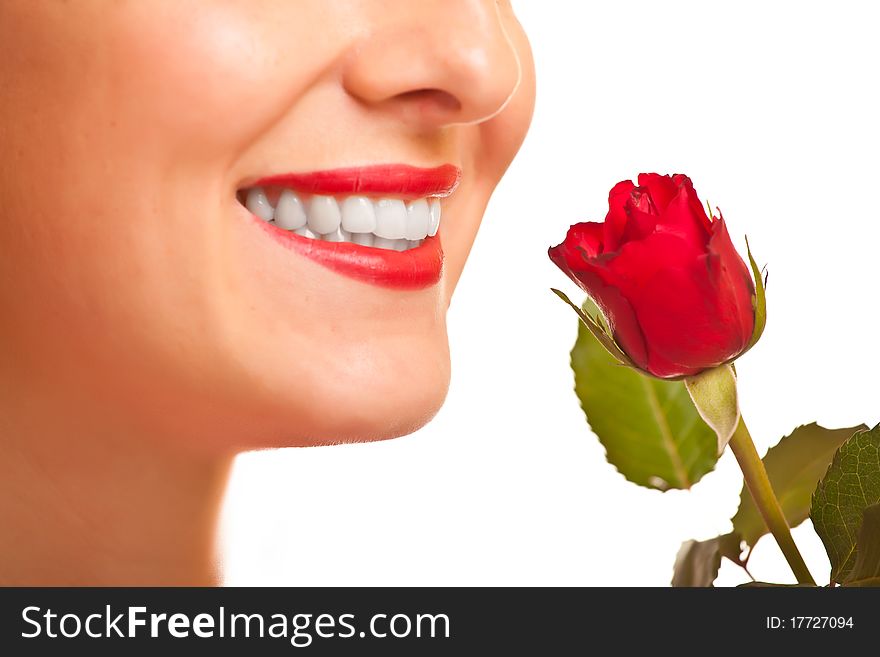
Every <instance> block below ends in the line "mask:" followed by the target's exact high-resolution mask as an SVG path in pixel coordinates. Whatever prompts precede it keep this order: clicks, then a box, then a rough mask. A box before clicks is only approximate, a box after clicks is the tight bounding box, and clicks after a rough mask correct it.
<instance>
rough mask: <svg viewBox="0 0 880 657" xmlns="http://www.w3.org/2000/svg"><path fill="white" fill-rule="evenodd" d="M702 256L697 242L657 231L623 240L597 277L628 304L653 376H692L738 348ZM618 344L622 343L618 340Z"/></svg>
mask: <svg viewBox="0 0 880 657" xmlns="http://www.w3.org/2000/svg"><path fill="white" fill-rule="evenodd" d="M695 247H697V248H695ZM705 258H706V253H705V251H704V250H703V248H702V247H701V246H698V245H695V244H693V243H692V242H689V241H687V240H685V239H682V238H681V237H680V236H678V235H675V234H672V233H656V234H654V235H653V236H651V237H650V238H648V239H646V240H643V241H640V242H630V243H628V244H626V245H625V246H624V247H623V248H622V249H621V250H620V252H619V253H618V254H617V255H616V256H615V257H614V258H613V259H609V260H608V261H607V262H606V263H605V266H606V269H607V271H605V272H603V273H602V277H603V279H604V280H605V281H606V284H611V285H614V287H616V288H617V289H618V290H619V291H620V293H621V294H622V295H623V296H624V297H625V298H626V300H627V301H628V302H629V304H630V305H631V307H632V308H633V310H634V314H635V318H636V322H637V324H638V326H639V328H640V330H641V333H642V335H643V336H644V342H645V344H646V348H647V352H648V366H647V370H648V371H650V372H651V373H652V374H654V375H656V376H660V377H664V378H669V377H675V376H683V375H690V374H695V373H697V372H699V371H702V370H704V369H706V368H709V367H714V366H716V365H720V364H721V363H723V362H725V361H727V360H729V359H730V358H732V357H734V356H736V355H738V353H739V352H740V351H741V342H740V331H739V327H738V326H736V327H733V326H731V324H730V320H731V319H733V318H732V317H730V316H729V314H728V313H726V312H724V305H723V303H721V304H719V295H718V293H717V291H716V289H715V286H714V285H713V282H712V280H711V277H710V274H709V269H708V268H707V267H706V262H705ZM600 260H601V259H600ZM732 329H733V330H732ZM621 346H622V347H626V346H627V345H625V344H624V343H623V341H622V340H621Z"/></svg>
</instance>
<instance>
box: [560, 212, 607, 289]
mask: <svg viewBox="0 0 880 657" xmlns="http://www.w3.org/2000/svg"><path fill="white" fill-rule="evenodd" d="M547 253H548V254H549V256H550V259H551V260H552V261H553V262H554V263H556V266H557V267H559V268H560V269H561V270H562V271H564V272H565V273H566V275H568V277H569V278H571V279H572V280H573V281H574V282H575V283H577V284H578V285H580V282H579V280H578V278H577V272H579V271H581V270H582V269H583V267H584V258H585V257H595V256H597V255H599V254H600V253H602V224H600V223H596V222H594V221H586V222H582V223H579V224H575V225H573V226H572V227H571V228H569V229H568V234H567V235H566V236H565V241H564V242H563V243H562V244H558V245H556V246H554V247H551V248H550V250H549V251H548V252H547Z"/></svg>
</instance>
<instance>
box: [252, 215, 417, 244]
mask: <svg viewBox="0 0 880 657" xmlns="http://www.w3.org/2000/svg"><path fill="white" fill-rule="evenodd" d="M266 223H268V224H270V225H272V226H276V227H277V228H280V227H279V226H277V225H276V224H275V222H274V221H269V222H266ZM281 230H284V229H283V228H282V229H281ZM290 232H293V233H294V234H296V235H299V236H300V237H306V238H309V239H313V240H321V241H324V242H347V243H349V244H358V245H360V246H369V247H373V248H375V249H386V250H388V251H408V250H410V249H414V248H416V247H417V246H421V244H422V242H424V240H407V239H397V240H390V239H386V238H384V237H377V236H376V235H373V233H349V232H348V231H345V230H342V228H337V229H336V230H335V231H333V232H332V233H328V234H326V235H318V234H316V233H314V232H312V231H311V230H309V229H308V228H300V229H298V230H294V231H290Z"/></svg>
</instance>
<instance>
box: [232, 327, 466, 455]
mask: <svg viewBox="0 0 880 657" xmlns="http://www.w3.org/2000/svg"><path fill="white" fill-rule="evenodd" d="M438 337H439V336H438ZM390 342H393V344H388V345H382V344H378V345H377V344H373V343H371V342H365V343H363V344H360V345H354V346H352V347H351V348H350V349H349V350H348V351H345V350H338V351H337V353H336V355H335V357H334V358H332V359H328V358H323V359H321V358H318V359H315V361H314V362H313V364H312V367H310V368H307V369H303V367H302V363H299V367H298V368H293V367H291V369H287V368H285V367H283V366H282V367H281V369H282V370H284V371H283V374H284V376H279V374H282V372H279V371H278V370H277V369H274V368H273V370H274V371H272V372H271V374H274V375H275V376H274V377H271V374H270V377H271V378H274V381H275V384H273V385H265V386H264V387H263V390H264V392H266V391H268V390H274V391H290V394H272V395H270V396H269V397H268V398H264V399H263V400H261V401H257V402H256V403H255V404H253V405H250V408H249V409H246V410H245V409H243V410H245V413H246V415H248V416H250V419H249V420H248V421H246V422H244V423H242V424H241V425H240V426H242V427H243V428H245V430H246V431H245V435H239V436H238V437H237V439H236V438H233V441H234V442H235V443H238V445H237V446H238V447H239V448H243V449H266V448H280V447H306V446H318V445H337V444H344V443H359V442H372V441H379V440H387V439H390V438H397V437H400V436H405V435H407V434H410V433H413V432H415V431H416V430H418V429H420V428H421V427H423V426H424V425H425V424H427V423H428V422H429V421H430V420H431V419H432V418H433V417H434V416H435V415H436V414H437V412H438V411H439V410H440V407H441V406H442V405H443V402H444V400H445V399H446V394H447V391H448V389H449V379H450V360H449V349H448V344H447V342H446V339H445V332H444V336H443V339H442V340H439V339H436V340H430V341H426V340H425V339H424V337H423V336H418V335H416V336H413V337H410V338H406V339H401V340H397V341H390ZM426 342H429V343H430V344H425V343H426ZM289 364H290V365H291V366H293V365H295V364H294V363H289ZM261 378H262V380H263V381H267V380H269V379H267V377H266V375H265V373H264V376H263V377H261ZM306 391H307V392H306ZM255 401H256V400H255ZM248 427H250V429H249V430H248V429H247V428H248Z"/></svg>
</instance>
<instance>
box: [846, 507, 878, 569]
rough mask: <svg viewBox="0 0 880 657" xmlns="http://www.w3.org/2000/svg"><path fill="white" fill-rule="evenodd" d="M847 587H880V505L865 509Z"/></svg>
mask: <svg viewBox="0 0 880 657" xmlns="http://www.w3.org/2000/svg"><path fill="white" fill-rule="evenodd" d="M845 586H880V504H874V505H873V506H869V507H868V508H867V509H865V512H864V513H863V514H862V528H861V529H860V530H859V540H858V541H857V542H856V563H855V565H854V566H853V569H852V574H851V575H850V577H849V579H848V580H847V581H846V584H845Z"/></svg>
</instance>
